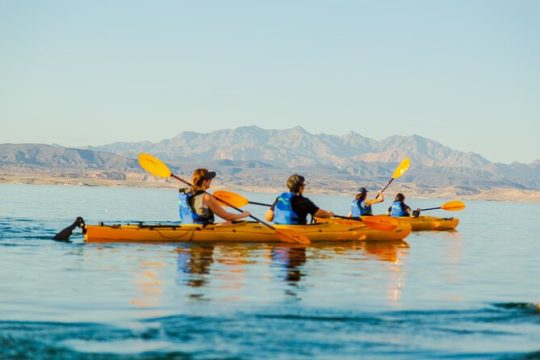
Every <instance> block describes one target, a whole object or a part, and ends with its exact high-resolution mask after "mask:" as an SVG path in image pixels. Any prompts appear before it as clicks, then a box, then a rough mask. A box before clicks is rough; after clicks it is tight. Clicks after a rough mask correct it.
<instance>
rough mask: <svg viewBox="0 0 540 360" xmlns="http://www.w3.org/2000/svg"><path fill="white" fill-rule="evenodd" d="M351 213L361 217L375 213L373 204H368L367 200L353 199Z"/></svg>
mask: <svg viewBox="0 0 540 360" xmlns="http://www.w3.org/2000/svg"><path fill="white" fill-rule="evenodd" d="M351 214H352V217H359V216H365V215H373V211H372V209H371V205H366V201H365V200H363V201H360V200H356V199H355V200H353V202H352V204H351Z"/></svg>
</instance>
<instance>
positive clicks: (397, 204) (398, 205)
mask: <svg viewBox="0 0 540 360" xmlns="http://www.w3.org/2000/svg"><path fill="white" fill-rule="evenodd" d="M390 215H391V216H396V217H400V216H408V215H407V213H406V212H405V209H404V208H403V203H402V202H401V201H394V202H393V203H392V207H390Z"/></svg>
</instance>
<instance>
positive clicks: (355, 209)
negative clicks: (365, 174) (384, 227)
mask: <svg viewBox="0 0 540 360" xmlns="http://www.w3.org/2000/svg"><path fill="white" fill-rule="evenodd" d="M367 194H368V191H367V189H366V188H365V187H361V188H360V189H358V193H357V194H356V196H355V197H354V200H353V202H352V204H351V211H350V212H349V214H348V216H349V217H355V218H356V217H360V216H371V215H373V209H372V208H371V205H373V204H377V203H380V202H383V201H384V195H383V193H381V192H378V193H377V196H375V199H368V198H367Z"/></svg>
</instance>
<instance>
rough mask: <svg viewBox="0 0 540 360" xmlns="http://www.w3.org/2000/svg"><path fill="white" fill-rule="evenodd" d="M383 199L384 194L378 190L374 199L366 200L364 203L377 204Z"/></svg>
mask: <svg viewBox="0 0 540 360" xmlns="http://www.w3.org/2000/svg"><path fill="white" fill-rule="evenodd" d="M383 201H384V194H383V193H382V192H378V193H377V196H375V199H371V200H366V205H368V206H370V205H373V204H377V203H380V202H383Z"/></svg>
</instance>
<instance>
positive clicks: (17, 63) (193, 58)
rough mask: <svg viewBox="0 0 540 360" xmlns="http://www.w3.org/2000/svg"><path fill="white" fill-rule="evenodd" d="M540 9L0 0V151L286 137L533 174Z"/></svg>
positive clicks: (538, 130) (539, 127) (454, 4)
mask: <svg viewBox="0 0 540 360" xmlns="http://www.w3.org/2000/svg"><path fill="white" fill-rule="evenodd" d="M539 14H540V1H534V0H531V1H522V0H514V1H510V0H507V1H497V0H485V1H482V0H474V1H471V0H448V1H444V0H441V1H432V0H425V1H415V0H412V1H401V0H395V1H371V0H370V1H353V0H351V1H341V0H328V1H317V0H306V1H291V0H288V1H266V2H263V1H251V0H246V1H234V0H228V1H222V0H215V1H135V0H112V1H105V0H103V1H71V0H66V1H47V0H40V1H26V0H25V1H15V0H13V1H10V0H0V126H1V127H0V143H6V142H11V143H21V142H34V143H47V144H50V143H58V144H61V145H65V146H83V145H102V144H106V143H109V142H114V141H140V140H150V141H158V140H161V139H164V138H170V137H172V136H174V135H176V134H178V133H179V132H181V131H186V130H190V131H199V132H207V131H211V130H215V129H220V128H233V127H238V126H243V125H258V126H260V127H263V128H272V129H284V128H290V127H293V126H296V125H300V126H303V127H304V128H306V129H307V130H308V131H310V132H313V133H321V132H323V133H330V134H345V133H348V132H349V131H355V132H358V133H360V134H362V135H364V136H367V137H370V138H374V139H377V140H380V139H383V138H384V137H387V136H390V135H395V134H398V135H412V134H418V135H421V136H425V137H428V138H431V139H434V140H436V141H439V142H441V143H443V144H444V145H446V146H449V147H451V148H453V149H456V150H461V151H474V152H477V153H480V154H482V155H483V156H485V157H487V158H488V159H489V160H491V161H500V162H506V163H508V162H511V161H514V160H516V161H520V162H530V161H533V160H535V159H540V145H539V143H540V139H539V137H540V21H539V16H540V15H539Z"/></svg>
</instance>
